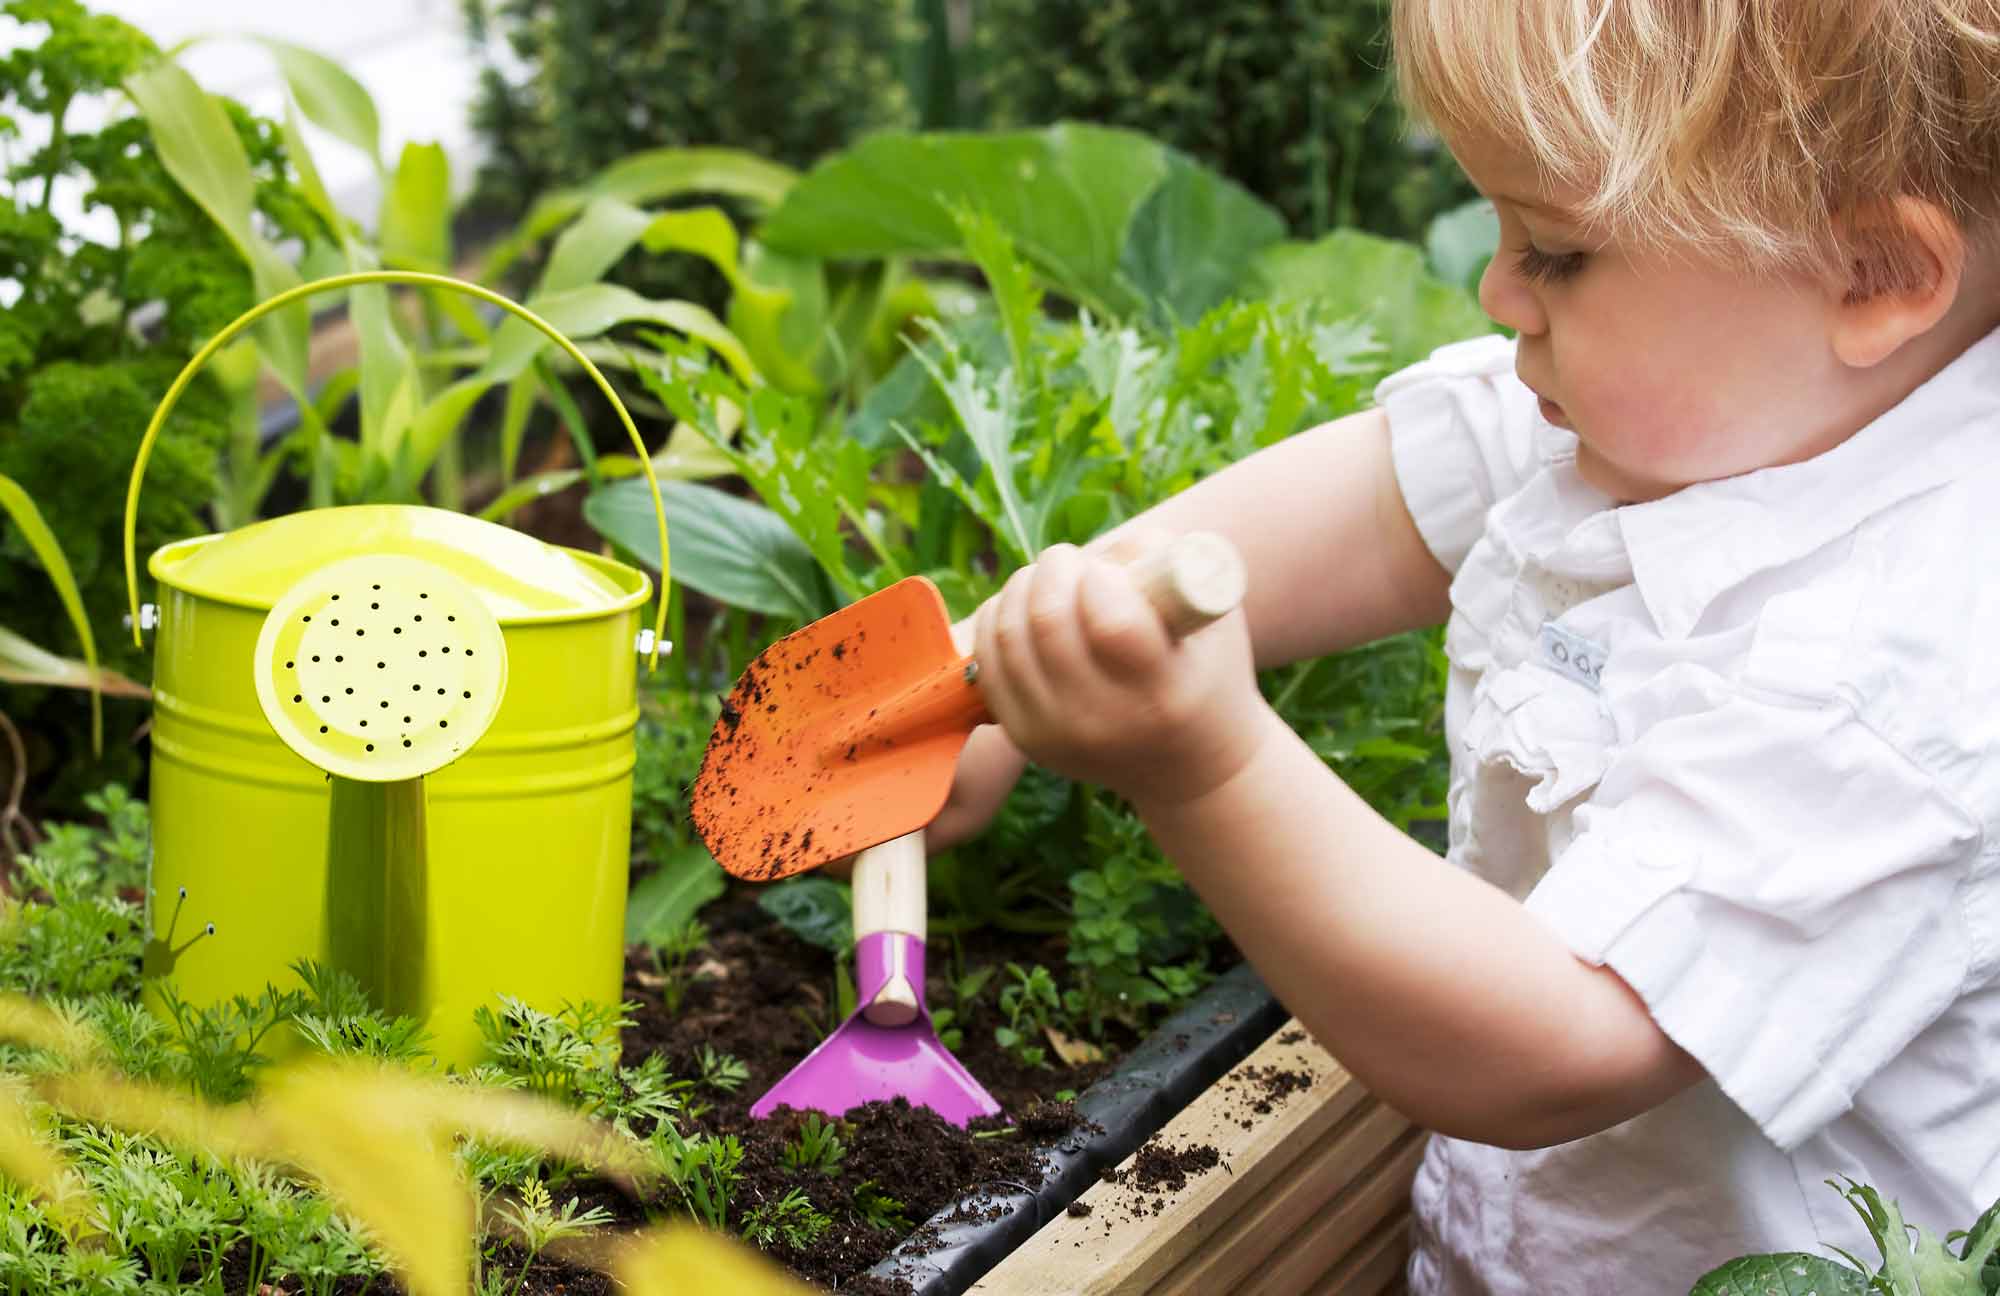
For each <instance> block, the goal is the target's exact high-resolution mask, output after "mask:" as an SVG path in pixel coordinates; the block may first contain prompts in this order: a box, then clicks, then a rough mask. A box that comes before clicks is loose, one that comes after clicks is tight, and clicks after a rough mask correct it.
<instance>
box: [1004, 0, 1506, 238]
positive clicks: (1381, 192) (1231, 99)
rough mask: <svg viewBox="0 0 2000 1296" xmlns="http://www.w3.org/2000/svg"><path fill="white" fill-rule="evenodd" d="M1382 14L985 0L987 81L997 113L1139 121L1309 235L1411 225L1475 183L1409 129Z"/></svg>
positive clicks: (1185, 2) (1352, 6) (1306, 0)
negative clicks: (1394, 80) (1392, 72)
mask: <svg viewBox="0 0 2000 1296" xmlns="http://www.w3.org/2000/svg"><path fill="white" fill-rule="evenodd" d="M1388 13H1389V5H1388V3H1387V0H1303V2H1302V3H1293V4H1286V5H1270V4H1266V3H1261V2H1259V0H1224V2H1223V3H1220V4H1214V3H1200V2H1196V0H1166V2H1162V0H1145V3H1138V0H1111V2H1110V3H1089V2H1088V0H983V2H982V4H981V5H980V7H979V21H978V25H977V30H978V33H979V36H980V41H979V48H978V50H977V54H978V66H979V67H980V68H981V69H982V70H983V77H982V78H981V79H980V80H981V84H980V86H979V92H980V93H981V94H982V96H983V98H984V101H985V105H986V109H987V112H988V115H989V117H990V118H991V120H992V121H993V123H994V124H995V125H1037V124H1041V123H1046V122H1053V121H1059V120H1064V119H1068V120H1074V121H1091V122H1101V123H1103V124H1105V125H1111V126H1123V127H1127V128H1130V129H1133V130H1138V131H1143V132H1145V133H1146V134H1149V135H1151V136H1153V137H1154V138H1156V139H1159V140H1162V141H1164V142H1166V143H1168V144H1171V145H1173V146H1174V147H1176V148H1179V149H1183V150H1185V151H1186V152H1188V153H1190V154H1192V155H1193V156H1195V157H1197V158H1200V159H1201V160H1202V161H1203V162H1205V163H1207V164H1208V165H1210V166H1212V167H1215V168H1216V169H1217V170H1219V171H1221V172H1222V173H1223V174H1225V175H1227V176H1229V177H1230V178H1231V179H1233V180H1235V181H1236V182H1237V183H1239V184H1242V185H1244V186H1245V187H1247V188H1248V189H1250V190H1251V191H1252V192H1253V193H1256V194H1257V195H1259V196H1260V197H1262V198H1263V199H1265V201H1267V202H1270V203H1271V204H1273V205H1274V206H1276V207H1277V208H1278V209H1279V210H1280V211H1281V212H1283V213H1284V215H1285V218H1286V220H1287V222H1288V223H1289V224H1290V225H1291V226H1292V227H1293V228H1294V229H1297V230H1302V231H1304V232H1306V233H1308V234H1319V233H1323V232H1325V231H1326V230H1328V229H1330V228H1333V227H1334V226H1359V227H1362V228H1366V229H1372V230H1375V231H1377V232H1380V233H1383V234H1389V235H1395V236H1399V237H1405V238H1409V237H1414V236H1416V235H1418V234H1420V233H1421V232H1422V231H1423V229H1424V226H1425V223H1426V222H1427V221H1428V220H1429V219H1430V217H1431V216H1432V215H1433V214H1434V213H1436V212H1438V211H1439V210H1441V209H1443V208H1444V207H1445V206H1447V205H1449V204H1450V203H1452V202H1453V201H1456V200H1460V199H1462V198H1465V197H1469V196H1470V195H1471V186H1470V185H1469V183H1468V182H1467V181H1466V180H1465V178H1464V177H1463V175H1461V174H1460V173H1459V170H1458V168H1457V166H1456V165H1455V164H1454V163H1453V162H1452V161H1451V158H1450V156H1449V154H1447V153H1446V152H1445V151H1444V150H1443V149H1441V148H1438V147H1437V146H1436V145H1435V143H1433V142H1431V141H1429V140H1427V139H1426V138H1425V137H1422V136H1417V137H1414V138H1413V137H1412V136H1411V134H1410V133H1409V131H1408V129H1407V126H1406V123H1405V120H1404V117H1403V114H1402V112H1401V110H1400V108H1399V107H1398V104H1397V102H1396V97H1395V92H1394V88H1393V85H1392V81H1391V77H1390V70H1389V66H1388V62H1389V60H1388V48H1387V42H1386V39H1385V37H1386V28H1387V25H1388Z"/></svg>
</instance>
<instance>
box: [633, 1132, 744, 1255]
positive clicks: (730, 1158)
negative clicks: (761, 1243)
mask: <svg viewBox="0 0 2000 1296" xmlns="http://www.w3.org/2000/svg"><path fill="white" fill-rule="evenodd" d="M650 1146H651V1147H652V1149H653V1153H654V1156H655V1157H656V1158H658V1160H659V1163H660V1166H661V1168H662V1170H663V1171H664V1172H665V1174H666V1176H667V1182H668V1183H670V1184H671V1185H672V1186H673V1188H674V1191H675V1192H676V1193H678V1194H679V1195H680V1198H681V1201H682V1203H683V1204H684V1205H685V1206H686V1207H687V1208H688V1210H689V1211H691V1212H693V1214H694V1216H695V1218H697V1219H699V1220H700V1221H701V1222H702V1223H704V1224H706V1225H708V1226H709V1227H710V1228H712V1229H718V1230H720V1229H727V1228H728V1227H729V1208H730V1203H731V1202H732V1200H733V1199H734V1198H735V1195H736V1184H737V1179H738V1175H737V1168H738V1167H739V1166H741V1165H742V1164H743V1144H742V1143H741V1142H740V1141H738V1140H737V1138H736V1136H735V1135H734V1134H728V1135H724V1136H722V1137H720V1138H714V1137H710V1136H708V1135H705V1134H696V1135H695V1136H693V1137H692V1138H688V1137H684V1136H683V1135H682V1134H681V1132H680V1131H679V1130H678V1129H676V1128H675V1127H674V1125H673V1124H672V1122H668V1121H663V1122H661V1124H660V1125H659V1127H658V1128H657V1129H655V1130H654V1131H653V1134H652V1139H651V1144H650Z"/></svg>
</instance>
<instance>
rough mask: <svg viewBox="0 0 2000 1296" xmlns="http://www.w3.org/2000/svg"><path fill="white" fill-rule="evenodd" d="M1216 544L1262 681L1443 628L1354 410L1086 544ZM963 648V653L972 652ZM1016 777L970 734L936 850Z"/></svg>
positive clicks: (1375, 412)
mask: <svg viewBox="0 0 2000 1296" xmlns="http://www.w3.org/2000/svg"><path fill="white" fill-rule="evenodd" d="M1189 531H1215V532H1219V533H1221V534H1222V535H1224V536H1226V537H1227V538H1228V539H1229V540H1231V541H1232V542H1233V543H1234V544H1235V545H1236V547H1237V549H1238V551H1239V552H1241V553H1242V555H1243V559H1244V562H1245V564H1246V565H1247V566H1248V567H1249V571H1250V581H1249V593H1248V595H1247V597H1246V598H1245V600H1244V607H1243V611H1244V615H1245V617H1246V618H1247V620H1248V624H1249V632H1250V641H1251V643H1252V645H1253V646H1254V651H1255V653H1256V657H1257V664H1258V665H1259V666H1260V667H1268V666H1279V665H1283V664H1285V663H1286V662H1292V661H1299V660H1303V659H1305V658H1308V657H1319V656H1324V655H1325V654H1327V653H1330V652H1336V651H1338V650H1340V649H1342V648H1349V647H1352V646H1354V645H1355V644H1361V643H1367V642H1369V641H1370V640H1373V639H1379V638H1381V637H1382V636H1384V635H1390V634H1395V633H1397V632H1399V631H1403V630H1414V629H1417V628H1419V627H1422V626H1429V625H1435V624H1437V623H1438V622H1439V621H1442V620H1443V619H1444V615H1445V612H1446V611H1447V608H1448V604H1447V602H1446V599H1445V588H1446V586H1447V585H1448V584H1449V576H1448V575H1447V574H1446V572H1445V570H1444V568H1443V567H1441V566H1440V565H1439V564H1438V561H1437V559H1436V558H1434V557H1433V556H1432V555H1431V551H1430V550H1429V548H1427V547H1426V546H1425V544H1424V541H1423V537H1422V536H1421V535H1419V534H1418V532H1417V527H1416V523H1414V522H1413V521H1411V519H1410V513H1409V510H1408V508H1406V507H1405V506H1404V503H1403V493H1402V491H1401V489H1400V488H1399V487H1398V485H1397V482H1396V474H1395V470H1394V468H1393V466H1392V465H1391V462H1390V458H1389V421H1388V419H1387V417H1386V416H1385V415H1384V414H1383V413H1382V411H1381V410H1379V409H1372V410H1364V411H1362V412H1361V413H1358V414H1352V415H1349V416H1348V417H1346V418H1343V419H1338V420H1336V421H1335V422H1332V423H1328V424H1325V425H1324V426H1321V427H1317V428H1314V429H1312V430H1310V431H1307V432H1301V433H1300V434H1299V435H1297V436H1294V437H1288V438H1287V439H1285V440H1283V441H1280V442H1278V443H1277V444H1275V445H1272V446H1269V447H1267V448H1265V449H1263V450H1260V451H1259V452H1257V453H1256V454H1254V455H1252V456H1250V457H1249V458H1247V459H1244V460H1242V461H1241V462H1239V463H1235V464H1232V465H1231V466H1230V467H1228V468H1226V469H1224V470H1223V471H1221V472H1219V473H1216V474H1215V475H1213V476H1211V477H1207V478H1204V479H1203V480H1202V481H1200V482H1197V483H1196V484H1195V485H1193V486H1190V487H1189V488H1188V489H1187V490H1185V491H1182V492H1181V493H1180V494H1178V495H1175V496H1174V497H1172V498H1171V499H1168V500H1165V501H1163V502H1161V503H1160V504H1158V505H1156V506H1154V507H1153V508H1151V509H1148V510H1147V511H1146V512H1145V513H1142V514H1140V515H1139V516H1138V517H1136V518H1134V519H1132V520H1131V521H1130V522H1127V523H1125V524H1124V525H1123V526H1120V527H1117V528H1115V529H1114V530H1112V531H1109V532H1107V533H1105V534H1104V535H1102V536H1100V537H1098V538H1097V539H1096V540H1094V541H1092V542H1091V543H1090V545H1089V550H1090V551H1091V552H1093V553H1107V552H1110V553H1115V552H1116V550H1117V548H1118V546H1119V544H1120V542H1121V541H1125V540H1130V539H1132V538H1134V537H1138V536H1143V535H1146V534H1148V533H1164V534H1167V535H1180V534H1184V533H1186V532H1189ZM961 647H963V648H966V649H967V650H969V649H970V647H971V645H970V644H969V643H968V644H963V645H961ZM1023 764H1024V758H1023V757H1022V755H1021V753H1020V750H1019V749H1018V748H1017V747H1015V746H1014V745H1013V744H1012V743H1011V742H1009V741H1008V739H1007V737H1006V735H1005V733H1004V732H1002V731H1001V730H1000V729H999V728H998V727H997V726H985V727H982V728H981V729H979V730H978V731H977V732H976V733H975V734H974V735H973V737H972V741H971V742H970V743H968V744H967V746H966V750H965V754H964V756H963V757H962V758H961V759H960V762H959V773H958V778H957V780H956V781H955V782H954V784H953V786H952V791H951V799H950V800H949V801H948V802H946V804H945V808H944V810H943V811H942V812H941V813H940V814H939V815H938V817H937V819H936V820H935V821H934V822H933V823H932V824H931V827H930V835H929V841H930V844H931V848H932V849H933V850H942V849H944V848H945V847H947V846H950V845H952V844H954V843H955V842H959V841H963V840H965V839H966V838H968V837H972V836H974V835H976V834H977V833H978V832H979V831H980V830H982V829H983V828H984V827H985V826H986V824H987V823H988V822H989V821H990V820H991V819H992V817H993V815H994V814H995V813H996V812H997V811H998V810H999V808H1000V805H1001V803H1002V802H1004V801H1005V800H1006V799H1007V793H1008V791H1009V789H1011V788H1012V787H1013V786H1014V781H1015V780H1016V779H1017V778H1019V777H1020V774H1021V768H1022V765H1023Z"/></svg>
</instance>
